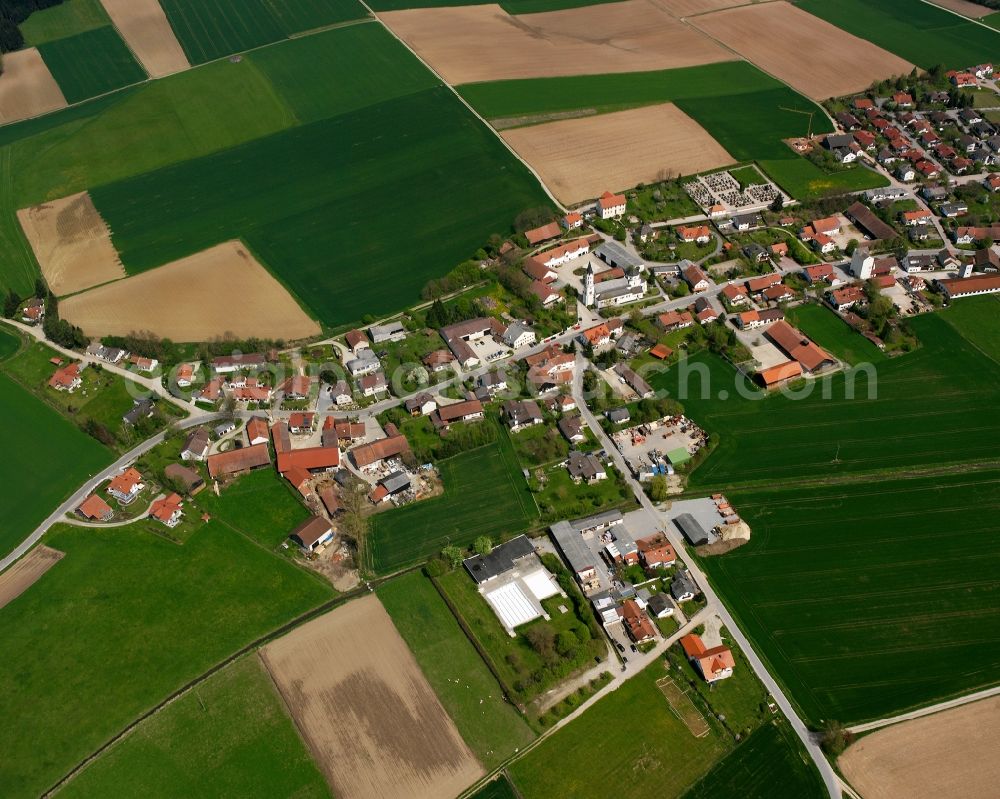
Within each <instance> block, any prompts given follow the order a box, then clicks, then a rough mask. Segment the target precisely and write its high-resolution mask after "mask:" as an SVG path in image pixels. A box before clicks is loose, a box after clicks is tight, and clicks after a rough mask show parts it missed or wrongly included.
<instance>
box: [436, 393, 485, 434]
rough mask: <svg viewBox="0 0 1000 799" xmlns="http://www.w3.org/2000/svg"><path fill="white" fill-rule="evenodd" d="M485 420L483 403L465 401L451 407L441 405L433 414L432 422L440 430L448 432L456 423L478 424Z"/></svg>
mask: <svg viewBox="0 0 1000 799" xmlns="http://www.w3.org/2000/svg"><path fill="white" fill-rule="evenodd" d="M483 418H484V413H483V403H481V402H480V401H479V400H464V401H461V402H456V403H453V404H451V405H440V406H438V409H437V410H436V411H434V412H433V413H432V414H431V421H432V422H433V423H434V426H435V427H436V428H438V429H439V430H442V431H443V430H447V429H448V428H449V427H450V426H451V425H452V424H454V423H455V422H478V421H479V420H481V419H483Z"/></svg>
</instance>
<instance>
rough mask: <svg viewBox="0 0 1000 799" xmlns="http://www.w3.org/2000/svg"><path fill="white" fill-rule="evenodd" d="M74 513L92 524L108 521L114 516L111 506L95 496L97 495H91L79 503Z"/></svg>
mask: <svg viewBox="0 0 1000 799" xmlns="http://www.w3.org/2000/svg"><path fill="white" fill-rule="evenodd" d="M76 512H77V513H78V514H79V515H80V516H82V517H83V518H84V519H89V520H90V521H92V522H106V521H110V520H111V517H112V516H113V515H114V511H113V510H111V506H110V505H109V504H108V503H107V502H105V501H104V500H103V499H101V498H100V497H99V496H97V494H91V495H90V496H89V497H87V498H86V499H85V500H84V501H83V502H81V503H80V505H79V507H78V508H77V509H76Z"/></svg>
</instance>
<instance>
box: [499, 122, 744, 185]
mask: <svg viewBox="0 0 1000 799" xmlns="http://www.w3.org/2000/svg"><path fill="white" fill-rule="evenodd" d="M500 135H501V136H503V138H504V139H505V140H506V141H507V142H508V143H509V144H510V145H511V147H513V148H514V149H515V150H516V151H517V153H518V155H520V156H521V157H522V158H523V159H524V160H525V161H527V162H528V163H529V164H531V166H532V167H534V169H535V170H537V172H538V174H539V175H541V177H542V180H543V181H545V184H546V185H547V186H548V187H549V188H550V189H551V190H552V192H553V193H554V194H555V195H556V197H558V198H559V200H560V201H561V202H563V203H568V204H573V203H577V202H579V201H581V200H586V199H589V198H591V197H597V196H599V195H600V194H601V193H602V192H604V191H606V190H621V189H628V188H631V187H632V186H635V185H636V184H638V183H648V182H652V181H655V180H659V179H662V177H663V176H664V174H665V173H673V174H677V173H681V174H692V173H695V172H704V171H707V170H709V169H714V168H715V167H719V166H725V165H726V164H731V163H733V160H734V159H733V157H732V156H731V155H729V153H727V152H726V151H725V150H724V149H723V147H722V145H720V144H719V143H718V142H717V141H715V139H713V138H712V137H711V136H709V135H708V133H707V132H706V131H705V129H704V128H702V127H701V126H700V125H699V124H698V123H697V122H695V121H694V120H693V119H691V118H690V117H689V116H687V114H685V113H684V112H683V111H681V110H680V109H679V108H677V106H675V105H673V104H672V103H665V104H663V105H653V106H646V107H645V108H635V109H631V110H629V111H618V112H616V113H613V114H601V115H599V116H592V117H584V118H582V119H567V120H560V121H559V122H547V123H545V124H543V125H533V126H531V127H526V128H512V129H509V130H505V131H503V132H502V133H501V134H500Z"/></svg>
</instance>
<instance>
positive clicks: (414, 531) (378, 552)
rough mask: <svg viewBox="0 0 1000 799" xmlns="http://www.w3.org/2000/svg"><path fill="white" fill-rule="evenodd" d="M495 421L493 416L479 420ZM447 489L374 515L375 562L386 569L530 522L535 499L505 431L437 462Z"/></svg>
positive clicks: (521, 527)
mask: <svg viewBox="0 0 1000 799" xmlns="http://www.w3.org/2000/svg"><path fill="white" fill-rule="evenodd" d="M480 424H491V422H480ZM438 468H439V469H440V471H441V481H442V483H443V484H444V494H442V495H441V496H439V497H434V498H433V499H426V500H422V501H420V502H415V503H413V504H411V505H407V506H404V507H402V508H396V509H392V510H388V511H385V512H383V513H379V514H377V515H375V516H373V517H372V531H371V538H370V541H369V546H370V551H371V562H372V568H373V569H374V570H375V571H376V572H378V573H380V574H382V573H386V572H392V571H395V570H397V569H401V568H404V567H405V566H409V565H411V564H414V563H419V562H420V561H422V560H425V559H427V558H429V557H430V556H431V555H435V554H437V553H438V552H440V551H441V549H442V548H444V547H445V546H448V545H449V544H456V545H459V546H469V545H470V544H471V543H472V542H473V541H475V540H476V538H478V537H479V536H481V535H487V536H492V537H493V538H495V539H498V538H499V537H500V536H501V535H505V534H509V533H519V532H521V531H523V530H525V529H528V528H529V527H531V525H532V524H533V523H534V521H535V520H537V518H538V510H537V508H536V507H535V501H534V499H532V496H531V494H530V492H529V491H528V487H527V484H526V483H525V481H524V477H523V476H522V475H521V471H520V469H519V468H518V463H517V458H516V456H515V455H514V451H513V449H512V448H511V445H510V439H509V438H507V436H506V434H502V435H501V436H500V439H499V441H498V442H497V443H496V444H489V445H487V446H485V447H480V448H479V449H474V450H471V451H469V452H463V453H461V454H459V455H455V456H454V457H452V458H448V459H447V460H443V461H441V462H440V463H439V464H438Z"/></svg>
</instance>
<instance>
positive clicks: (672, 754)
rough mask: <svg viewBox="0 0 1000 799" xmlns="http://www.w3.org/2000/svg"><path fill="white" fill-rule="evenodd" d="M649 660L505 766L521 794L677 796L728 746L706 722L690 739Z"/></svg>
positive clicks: (657, 665)
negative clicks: (701, 733)
mask: <svg viewBox="0 0 1000 799" xmlns="http://www.w3.org/2000/svg"><path fill="white" fill-rule="evenodd" d="M665 674H666V672H665V671H664V669H663V666H662V661H660V660H656V661H654V662H653V663H652V664H650V665H649V666H647V667H646V668H645V669H644V670H643V671H642V672H640V673H639V674H638V675H636V676H635V677H632V678H631V679H630V680H628V681H627V682H626V683H624V684H623V685H622V686H620V687H619V688H618V690H616V691H613V692H611V693H610V694H608V696H606V697H604V698H603V699H601V700H600V701H599V702H597V704H595V705H594V706H593V707H591V708H589V709H588V710H587V711H586V712H585V713H584V714H583V715H582V716H580V717H579V718H577V719H574V721H573V723H572V724H569V725H567V726H565V727H563V728H562V729H561V730H559V731H558V732H556V733H555V734H553V735H552V736H550V737H549V738H547V739H546V740H545V741H544V742H542V743H541V744H539V745H538V746H537V747H535V748H534V749H532V750H531V752H529V753H528V754H527V755H525V757H524V758H522V759H521V760H518V761H516V762H515V763H514V764H513V765H512V766H511V767H510V769H509V771H510V776H511V779H512V780H513V782H514V785H515V787H516V788H517V790H518V792H519V793H520V795H521V796H522V797H523V798H524V799H548V798H549V797H555V796H572V797H574V799H607V797H609V796H615V797H621V798H622V799H632V798H633V797H634V798H635V799H648V797H650V796H657V797H665V798H667V797H673V796H679V795H680V794H681V793H683V791H684V789H685V788H687V787H688V786H689V785H691V784H692V783H694V782H695V780H697V779H698V778H699V777H701V775H702V774H704V773H705V772H707V771H708V770H709V769H710V768H711V767H712V766H713V765H714V764H715V763H716V761H717V760H719V759H720V758H721V757H722V756H723V755H724V754H725V752H726V750H727V748H728V747H729V743H728V741H727V740H724V739H723V738H722V737H721V735H720V734H719V733H717V732H716V731H715V729H714V728H713V729H712V730H711V731H710V732H709V734H708V735H707V736H705V737H704V738H695V737H694V736H693V735H692V734H691V733H690V731H689V730H688V728H687V727H686V726H685V725H684V724H683V722H681V721H680V719H679V718H678V717H677V716H675V715H674V714H673V713H672V712H671V710H670V706H669V704H668V703H667V700H666V699H665V698H664V696H663V694H662V693H661V692H660V690H659V688H657V686H656V681H657V680H658V679H659V678H660V677H663V676H664V675H665Z"/></svg>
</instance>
